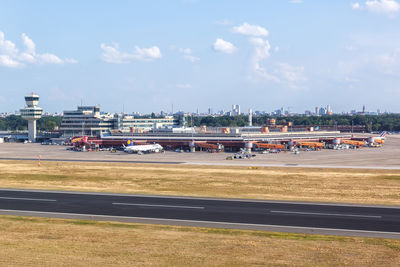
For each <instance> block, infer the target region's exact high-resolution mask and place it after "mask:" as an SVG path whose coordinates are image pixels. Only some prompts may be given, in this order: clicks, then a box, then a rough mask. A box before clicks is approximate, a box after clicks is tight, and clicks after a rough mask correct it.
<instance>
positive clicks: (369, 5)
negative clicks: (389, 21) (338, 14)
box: [351, 0, 400, 15]
mask: <svg viewBox="0 0 400 267" xmlns="http://www.w3.org/2000/svg"><path fill="white" fill-rule="evenodd" d="M351 7H352V8H353V9H359V10H361V9H366V10H368V11H370V12H373V13H380V14H387V15H393V14H395V13H396V12H399V11H400V3H399V2H397V1H396V0H368V1H365V4H364V5H361V4H360V3H353V4H351Z"/></svg>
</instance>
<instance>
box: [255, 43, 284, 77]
mask: <svg viewBox="0 0 400 267" xmlns="http://www.w3.org/2000/svg"><path fill="white" fill-rule="evenodd" d="M250 43H251V44H252V45H253V46H254V54H253V56H252V57H251V61H250V66H251V68H252V70H253V71H254V72H255V73H256V74H257V75H259V76H261V77H263V78H265V79H267V80H272V81H275V82H279V78H278V77H276V76H274V75H272V74H270V73H269V72H268V71H267V70H266V68H264V67H262V66H261V61H262V60H264V59H267V58H269V56H270V52H269V51H270V50H271V45H270V44H269V41H268V40H263V39H262V38H258V37H257V38H255V37H254V38H251V39H250Z"/></svg>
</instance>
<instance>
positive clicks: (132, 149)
mask: <svg viewBox="0 0 400 267" xmlns="http://www.w3.org/2000/svg"><path fill="white" fill-rule="evenodd" d="M162 150H163V147H162V146H161V145H159V144H153V145H132V146H125V145H124V152H126V153H129V154H132V153H138V154H143V153H150V152H154V153H159V152H161V151H162Z"/></svg>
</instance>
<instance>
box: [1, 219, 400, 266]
mask: <svg viewBox="0 0 400 267" xmlns="http://www.w3.org/2000/svg"><path fill="white" fill-rule="evenodd" d="M0 233H1V235H0V265H1V266H139V265H140V266H253V265H257V266H260V265H262V266H265V265H274V266H346V265H347V266H399V265H400V241H399V240H389V239H373V238H353V237H335V236H319V235H302V234H286V233H272V232H259V231H246V230H224V229H207V228H195V227H177V226H155V225H143V224H129V223H113V222H96V221H81V220H64V219H47V218H30V217H14V216H0Z"/></svg>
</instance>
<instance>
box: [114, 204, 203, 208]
mask: <svg viewBox="0 0 400 267" xmlns="http://www.w3.org/2000/svg"><path fill="white" fill-rule="evenodd" d="M112 204H113V205H125V206H142V207H159V208H179V209H205V208H204V207H194V206H173V205H155V204H138V203H112Z"/></svg>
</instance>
